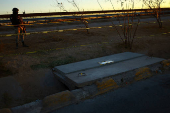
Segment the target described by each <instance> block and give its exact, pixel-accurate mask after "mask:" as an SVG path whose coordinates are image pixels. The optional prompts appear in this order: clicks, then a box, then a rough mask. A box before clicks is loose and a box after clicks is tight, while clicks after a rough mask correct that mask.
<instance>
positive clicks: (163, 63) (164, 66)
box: [161, 59, 170, 69]
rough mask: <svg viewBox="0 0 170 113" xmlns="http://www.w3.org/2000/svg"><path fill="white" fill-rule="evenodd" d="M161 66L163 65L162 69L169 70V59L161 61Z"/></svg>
mask: <svg viewBox="0 0 170 113" xmlns="http://www.w3.org/2000/svg"><path fill="white" fill-rule="evenodd" d="M161 64H162V65H163V68H165V69H169V68H170V59H168V60H164V61H162V62H161Z"/></svg>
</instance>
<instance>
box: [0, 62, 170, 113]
mask: <svg viewBox="0 0 170 113" xmlns="http://www.w3.org/2000/svg"><path fill="white" fill-rule="evenodd" d="M166 70H170V59H169V60H164V61H162V62H160V63H156V64H153V65H149V66H147V67H142V68H139V69H135V70H132V71H129V72H125V73H122V74H119V75H114V76H113V77H110V78H104V79H102V80H99V81H97V82H96V83H95V84H92V85H90V86H85V87H83V88H81V89H75V90H71V91H68V90H66V91H63V92H59V93H56V94H53V95H50V96H47V97H45V98H44V99H43V100H39V101H36V102H31V103H28V104H25V105H22V106H17V107H14V108H11V109H10V108H4V109H1V110H0V113H48V112H52V111H53V110H55V109H58V108H61V107H64V106H67V105H70V104H73V103H78V102H79V101H82V100H85V99H88V98H92V97H94V96H97V95H100V94H103V93H106V92H108V91H112V90H114V89H117V88H119V87H124V86H126V85H128V84H131V83H133V82H136V81H139V80H142V79H146V78H149V77H151V76H154V75H157V74H160V73H163V72H164V71H166Z"/></svg>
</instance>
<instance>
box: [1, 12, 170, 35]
mask: <svg viewBox="0 0 170 113" xmlns="http://www.w3.org/2000/svg"><path fill="white" fill-rule="evenodd" d="M139 18H140V22H152V21H154V22H156V18H155V17H153V16H151V17H145V18H141V17H139ZM168 19H170V17H169V16H168V15H165V16H162V17H161V20H162V21H165V20H168ZM100 20H101V21H102V20H104V19H100ZM107 20H108V21H106V22H96V21H93V20H92V21H91V22H90V23H89V24H88V25H89V27H101V26H110V25H112V22H113V23H114V24H115V25H118V24H120V23H123V21H122V20H120V23H119V21H117V20H116V19H107ZM133 22H138V17H136V18H135V19H134V20H133ZM76 28H85V26H84V24H82V23H74V24H73V25H70V24H68V23H62V24H61V25H57V24H56V26H52V27H38V28H32V27H31V28H26V29H27V32H28V33H30V32H35V31H36V32H41V31H52V30H64V29H76ZM13 33H14V31H13V30H11V31H9V30H8V31H0V34H13Z"/></svg>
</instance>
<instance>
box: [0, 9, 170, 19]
mask: <svg viewBox="0 0 170 113" xmlns="http://www.w3.org/2000/svg"><path fill="white" fill-rule="evenodd" d="M156 9H157V8H156ZM154 10H155V9H154ZM157 10H159V9H157ZM166 10H170V8H161V11H166ZM134 11H136V12H151V11H153V9H132V10H103V11H80V12H51V13H30V14H19V15H20V16H21V17H32V16H52V15H77V14H95V13H99V14H100V13H101V14H105V13H116V12H134ZM9 17H10V14H6V15H0V18H9Z"/></svg>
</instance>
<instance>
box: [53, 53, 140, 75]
mask: <svg viewBox="0 0 170 113" xmlns="http://www.w3.org/2000/svg"><path fill="white" fill-rule="evenodd" d="M141 56H143V54H138V53H132V52H124V53H119V54H114V55H110V56H105V57H100V58H95V59H90V60H85V61H81V62H76V63H71V64H66V65H61V66H56V67H55V68H54V70H55V71H57V72H58V73H60V74H61V75H66V74H69V73H74V72H77V71H82V70H87V69H91V68H96V67H100V66H101V65H100V64H99V62H102V61H107V60H112V61H114V63H116V62H120V61H124V60H128V59H132V58H137V57H141Z"/></svg>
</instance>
